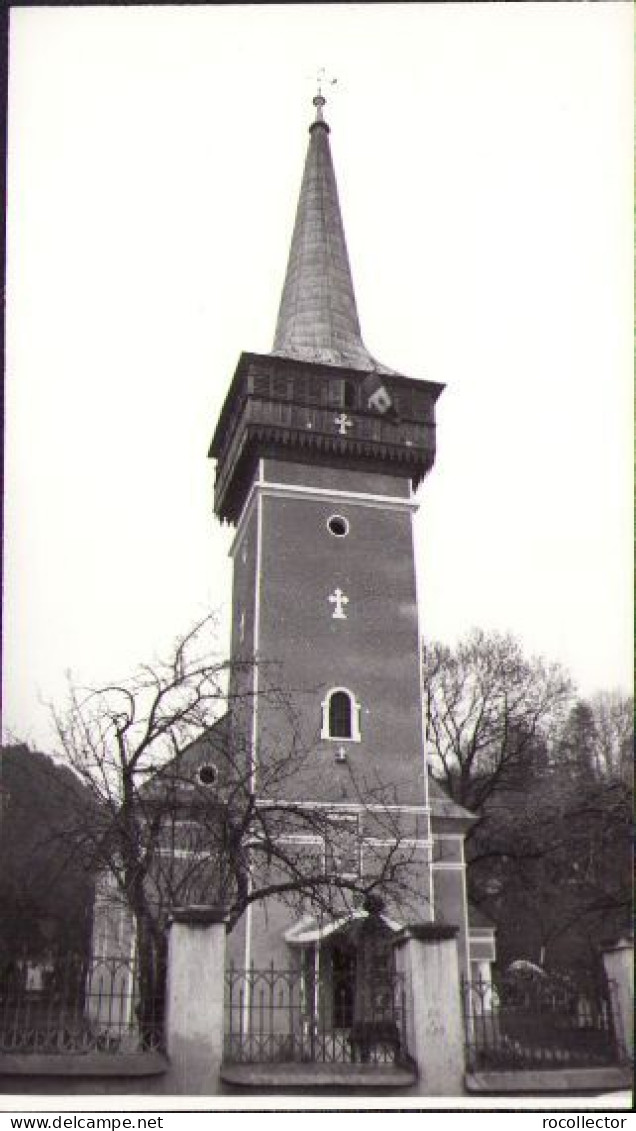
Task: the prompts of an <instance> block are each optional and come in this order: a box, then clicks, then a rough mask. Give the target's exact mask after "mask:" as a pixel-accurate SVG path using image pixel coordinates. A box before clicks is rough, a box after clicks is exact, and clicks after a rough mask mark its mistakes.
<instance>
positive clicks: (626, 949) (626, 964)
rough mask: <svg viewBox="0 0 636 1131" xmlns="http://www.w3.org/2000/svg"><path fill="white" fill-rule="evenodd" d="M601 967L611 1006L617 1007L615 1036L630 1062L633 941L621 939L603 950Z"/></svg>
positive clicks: (631, 1053)
mask: <svg viewBox="0 0 636 1131" xmlns="http://www.w3.org/2000/svg"><path fill="white" fill-rule="evenodd" d="M603 966H604V967H605V973H606V975H607V980H608V982H611V983H613V986H612V987H611V988H612V990H613V992H612V995H611V1001H612V1005H614V1004H616V1005H617V1006H618V1016H617V1017H615V1024H616V1028H617V1033H616V1036H617V1037H618V1040H619V1042H620V1043H621V1044H622V1047H623V1049H624V1051H625V1053H626V1055H627V1056H628V1057H629V1059H630V1060H632V1061H633V1059H634V940H633V939H627V938H621V939H619V940H618V942H617V943H615V944H614V945H613V946H608V947H605V949H604V950H603Z"/></svg>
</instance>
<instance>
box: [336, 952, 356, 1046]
mask: <svg viewBox="0 0 636 1131" xmlns="http://www.w3.org/2000/svg"><path fill="white" fill-rule="evenodd" d="M331 963H332V965H331V970H332V987H333V1027H334V1029H350V1028H351V1026H352V1025H353V1006H354V1000H355V988H356V954H355V951H354V950H345V949H344V948H343V947H340V946H334V947H333V949H332V952H331Z"/></svg>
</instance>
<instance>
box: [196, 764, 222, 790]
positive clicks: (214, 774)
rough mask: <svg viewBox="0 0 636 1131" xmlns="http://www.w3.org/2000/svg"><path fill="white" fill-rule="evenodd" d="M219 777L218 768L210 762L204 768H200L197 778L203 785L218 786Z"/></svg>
mask: <svg viewBox="0 0 636 1131" xmlns="http://www.w3.org/2000/svg"><path fill="white" fill-rule="evenodd" d="M218 776H219V771H218V770H217V768H216V766H213V765H212V764H211V763H210V762H208V763H206V764H205V765H204V766H199V769H198V772H197V777H198V779H199V781H200V783H201V785H216V782H217V779H218Z"/></svg>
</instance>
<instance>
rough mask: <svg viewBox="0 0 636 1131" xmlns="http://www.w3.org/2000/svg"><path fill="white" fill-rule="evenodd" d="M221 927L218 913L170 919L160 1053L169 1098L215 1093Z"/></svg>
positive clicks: (180, 911) (205, 910) (192, 911)
mask: <svg viewBox="0 0 636 1131" xmlns="http://www.w3.org/2000/svg"><path fill="white" fill-rule="evenodd" d="M226 922H227V916H226V913H225V910H224V909H223V908H219V907H201V906H197V907H180V908H177V909H175V910H174V912H173V915H172V920H171V923H170V928H169V930H170V935H169V940H168V943H169V945H168V984H167V994H166V1049H167V1053H168V1057H169V1059H170V1088H171V1089H172V1090H173V1091H174V1094H175V1095H179V1096H182V1095H183V1096H211V1095H217V1094H218V1093H219V1091H220V1069H221V1060H222V1056H223V999H224V987H225V933H226Z"/></svg>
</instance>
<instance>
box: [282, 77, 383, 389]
mask: <svg viewBox="0 0 636 1131" xmlns="http://www.w3.org/2000/svg"><path fill="white" fill-rule="evenodd" d="M313 104H314V106H315V107H316V117H315V119H314V121H313V122H312V124H311V126H310V127H309V135H310V136H309V147H308V149H307V157H306V160H305V171H304V174H303V179H302V184H301V188H300V199H299V201H298V209H297V212H296V222H295V225H294V233H293V236H292V242H291V249H290V252H289V261H288V264H287V274H286V276H285V283H284V286H283V294H282V298H281V303H280V309H279V312H278V322H277V325H276V335H275V338H274V347H273V351H272V352H273V353H274V354H279V355H283V356H285V357H294V358H298V359H300V360H303V361H314V362H321V363H325V364H329V365H342V366H347V367H350V368H354V369H362V370H366V371H369V370H376V371H380V372H384V373H390V372H391V370H388V369H387V368H386V366H383V365H380V364H379V363H378V362H377V361H375V359H374V358H373V357H372V356H371V354H370V353H369V351H368V350H367V349H366V347H365V345H364V342H363V341H362V335H361V332H360V322H359V319H358V311H357V307H356V300H355V294H354V290H353V280H352V278H351V268H350V266H349V256H348V254H347V245H346V241H345V234H344V228H343V225H342V217H341V215H340V204H339V201H338V189H337V186H336V177H335V173H334V169H333V163H332V160H331V149H330V146H329V126H328V125H327V123H326V121H325V120H324V117H323V106H324V105H325V99H324V97H323V95H322V94H321V92H320V89H319V90H318V94H317V95H316V97H315V98H314V99H313Z"/></svg>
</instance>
